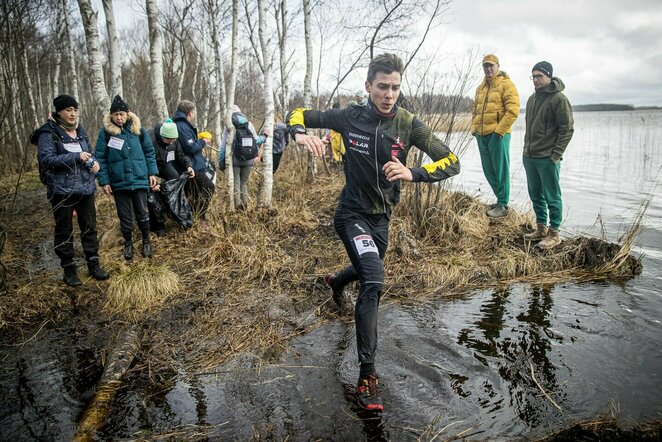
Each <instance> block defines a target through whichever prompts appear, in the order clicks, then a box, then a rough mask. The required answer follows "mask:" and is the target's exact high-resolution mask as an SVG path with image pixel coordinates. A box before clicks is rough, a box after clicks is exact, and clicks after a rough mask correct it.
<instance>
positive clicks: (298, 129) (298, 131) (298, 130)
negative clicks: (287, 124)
mask: <svg viewBox="0 0 662 442" xmlns="http://www.w3.org/2000/svg"><path fill="white" fill-rule="evenodd" d="M294 134H295V135H296V134H304V135H305V134H306V128H305V127H301V126H296V127H295V128H294Z"/></svg>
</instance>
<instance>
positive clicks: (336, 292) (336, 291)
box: [324, 273, 343, 309]
mask: <svg viewBox="0 0 662 442" xmlns="http://www.w3.org/2000/svg"><path fill="white" fill-rule="evenodd" d="M324 281H325V282H326V283H327V284H328V285H329V287H331V291H332V292H333V302H335V303H336V305H337V306H338V308H340V309H342V307H343V302H342V301H343V299H342V291H343V289H342V288H338V287H336V284H335V281H336V275H335V274H334V273H329V274H328V275H325V276H324Z"/></svg>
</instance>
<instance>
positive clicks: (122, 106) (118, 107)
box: [110, 95, 129, 114]
mask: <svg viewBox="0 0 662 442" xmlns="http://www.w3.org/2000/svg"><path fill="white" fill-rule="evenodd" d="M120 111H121V112H129V105H128V104H126V103H125V102H124V100H122V97H120V96H119V95H115V98H113V103H112V104H111V105H110V113H111V114H113V113H115V112H120Z"/></svg>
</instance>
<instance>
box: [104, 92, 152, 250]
mask: <svg viewBox="0 0 662 442" xmlns="http://www.w3.org/2000/svg"><path fill="white" fill-rule="evenodd" d="M96 155H97V159H98V161H99V164H100V165H101V169H100V170H99V175H98V178H99V185H100V186H101V188H102V189H103V191H104V193H106V194H107V195H112V196H113V197H115V207H116V208H117V216H118V217H119V219H120V230H121V231H122V236H123V237H124V259H126V260H127V261H128V260H130V259H131V258H133V238H132V232H133V214H134V213H135V215H136V222H137V223H138V229H140V232H141V233H142V240H143V244H142V255H143V256H144V257H146V258H149V257H151V256H152V243H151V242H150V239H149V211H148V210H147V192H148V191H149V189H150V188H154V187H156V185H157V180H156V175H158V169H157V168H156V159H155V156H154V146H153V145H152V141H151V140H150V138H149V135H148V134H147V132H146V131H145V129H144V128H143V127H142V126H141V124H140V119H139V118H138V116H137V115H136V114H134V113H133V112H129V106H128V105H127V104H126V103H125V102H124V100H122V97H120V96H119V95H116V96H115V98H114V99H113V103H112V104H111V106H110V113H109V114H106V115H105V116H104V118H103V128H101V130H99V137H98V138H97V147H96Z"/></svg>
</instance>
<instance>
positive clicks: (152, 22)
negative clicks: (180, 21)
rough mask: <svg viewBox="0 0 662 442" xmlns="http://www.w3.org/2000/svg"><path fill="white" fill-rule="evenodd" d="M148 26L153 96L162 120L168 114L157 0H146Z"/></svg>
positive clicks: (158, 114) (157, 112)
mask: <svg viewBox="0 0 662 442" xmlns="http://www.w3.org/2000/svg"><path fill="white" fill-rule="evenodd" d="M145 6H146V9H147V27H148V29H149V61H150V63H149V64H150V72H151V76H152V98H153V99H154V103H155V104H156V114H157V116H158V117H159V119H160V120H163V119H165V118H166V117H167V116H168V106H166V100H165V88H164V85H163V43H162V42H161V28H160V27H159V17H158V5H157V2H156V0H146V2H145Z"/></svg>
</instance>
